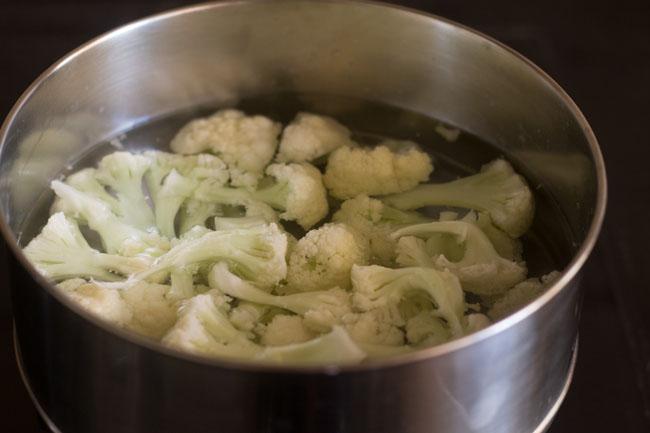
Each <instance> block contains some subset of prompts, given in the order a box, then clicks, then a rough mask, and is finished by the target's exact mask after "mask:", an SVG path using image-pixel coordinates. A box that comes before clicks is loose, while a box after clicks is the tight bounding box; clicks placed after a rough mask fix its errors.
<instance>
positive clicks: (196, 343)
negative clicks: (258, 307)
mask: <svg viewBox="0 0 650 433" xmlns="http://www.w3.org/2000/svg"><path fill="white" fill-rule="evenodd" d="M162 343H163V344H164V345H166V346H170V347H174V348H176V349H179V350H183V351H187V352H192V353H198V354H203V355H211V356H223V357H235V358H250V357H252V356H254V355H256V354H258V353H259V352H260V351H261V348H260V347H259V346H257V345H256V344H255V343H253V342H252V341H250V340H249V339H248V337H247V335H246V334H245V333H244V332H242V331H240V330H238V329H237V328H235V327H234V326H233V325H232V324H231V323H230V321H229V320H228V313H227V307H225V304H224V301H223V297H222V295H221V294H220V293H219V292H218V291H215V290H211V291H210V292H208V293H205V294H202V295H197V296H195V297H193V298H191V299H189V300H188V301H186V302H185V303H183V305H182V306H181V307H180V309H179V318H178V321H177V322H176V323H175V324H174V326H173V327H172V328H171V329H170V330H169V332H167V334H165V336H164V337H163V339H162Z"/></svg>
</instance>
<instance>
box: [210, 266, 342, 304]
mask: <svg viewBox="0 0 650 433" xmlns="http://www.w3.org/2000/svg"><path fill="white" fill-rule="evenodd" d="M208 282H209V284H210V287H211V288H213V289H219V290H220V291H222V292H223V293H225V294H226V295H228V296H232V297H233V298H237V299H241V300H244V301H248V302H254V303H256V304H263V305H270V306H273V307H278V308H283V309H285V310H289V311H292V312H294V313H296V314H305V313H306V312H308V311H310V310H318V309H320V308H323V307H325V306H327V305H328V303H332V302H334V303H336V299H333V298H332V296H331V295H330V294H329V292H328V291H326V290H323V291H313V292H305V293H295V294H291V295H285V296H277V295H271V294H269V293H267V292H265V291H263V290H260V289H258V288H257V287H255V286H254V285H252V284H251V283H249V282H247V281H244V280H242V279H241V278H239V277H237V276H236V275H233V274H232V273H231V272H230V271H229V269H228V266H227V265H226V264H225V263H217V264H216V265H214V266H213V267H212V269H211V271H210V273H209V274H208Z"/></svg>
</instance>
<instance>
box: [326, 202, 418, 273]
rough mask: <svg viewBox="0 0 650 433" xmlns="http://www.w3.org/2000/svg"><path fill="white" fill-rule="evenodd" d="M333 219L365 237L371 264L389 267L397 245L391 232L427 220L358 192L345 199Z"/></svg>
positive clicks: (415, 213)
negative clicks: (351, 197) (357, 194)
mask: <svg viewBox="0 0 650 433" xmlns="http://www.w3.org/2000/svg"><path fill="white" fill-rule="evenodd" d="M332 221H334V222H339V223H345V224H347V225H348V226H349V227H351V228H352V229H354V230H355V231H356V232H357V233H358V234H360V235H361V236H362V237H363V238H364V239H365V240H366V242H367V243H368V246H369V249H370V262H371V263H377V264H381V265H384V266H389V265H392V264H393V262H394V259H395V245H396V241H395V240H394V239H392V238H391V237H390V234H391V233H392V232H393V231H395V229H397V228H399V227H401V226H403V225H405V224H414V223H418V222H426V221H428V219H427V218H425V217H423V216H422V215H420V214H418V213H417V212H404V211H399V210H397V209H393V208H391V207H389V206H386V205H384V203H382V202H381V201H379V200H377V199H374V198H369V197H368V196H366V195H359V196H357V197H355V198H353V199H350V200H346V201H344V202H343V204H341V209H339V210H338V212H336V213H335V214H334V216H333V217H332Z"/></svg>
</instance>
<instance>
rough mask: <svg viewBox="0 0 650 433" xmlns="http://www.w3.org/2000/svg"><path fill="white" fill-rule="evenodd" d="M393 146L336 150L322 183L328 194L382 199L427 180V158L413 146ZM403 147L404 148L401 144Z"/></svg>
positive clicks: (428, 164) (429, 161) (341, 148)
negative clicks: (372, 196)
mask: <svg viewBox="0 0 650 433" xmlns="http://www.w3.org/2000/svg"><path fill="white" fill-rule="evenodd" d="M399 143H400V144H401V145H402V147H403V148H401V149H397V150H392V149H391V148H390V147H389V145H390V146H391V147H395V146H394V142H388V143H387V142H384V143H381V144H380V145H379V146H377V147H374V148H352V147H340V148H338V149H337V150H335V151H334V152H333V153H332V154H331V155H330V157H329V160H328V161H327V169H326V171H325V176H324V177H323V181H324V182H325V186H326V187H327V189H328V190H329V192H330V194H331V195H333V196H334V197H336V198H338V199H348V198H352V197H355V196H357V195H359V194H366V195H385V194H392V193H397V192H402V191H408V190H409V189H411V188H413V187H415V186H416V185H417V184H418V183H420V182H424V181H426V180H428V179H429V175H430V174H431V171H432V170H433V165H432V164H431V158H429V155H427V154H426V153H424V152H422V151H421V150H419V149H418V148H417V146H416V145H415V144H414V143H410V142H399ZM404 143H406V144H404Z"/></svg>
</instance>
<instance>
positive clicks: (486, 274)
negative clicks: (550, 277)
mask: <svg viewBox="0 0 650 433" xmlns="http://www.w3.org/2000/svg"><path fill="white" fill-rule="evenodd" d="M440 234H442V235H445V236H446V238H445V239H442V241H443V242H441V239H439V238H437V237H436V238H433V239H435V240H436V242H435V244H433V246H434V247H435V248H432V244H427V242H428V241H427V242H424V241H423V240H422V239H428V238H430V237H431V236H438V235H440ZM392 236H393V238H395V239H399V241H398V242H397V262H398V263H399V264H400V265H402V266H422V267H435V268H437V269H448V270H450V271H451V272H453V273H454V274H455V275H456V276H457V277H458V278H459V279H460V281H461V283H462V284H463V289H465V290H466V291H468V292H472V293H476V294H479V295H494V294H498V293H503V292H505V291H506V290H508V289H509V288H510V287H512V286H514V285H515V284H517V283H519V282H521V281H523V280H524V279H525V278H526V273H527V269H526V264H525V263H524V262H515V261H512V260H508V259H506V258H503V257H501V256H500V255H499V254H498V253H497V251H496V250H495V249H494V246H493V245H492V243H491V242H490V240H489V238H488V237H487V236H486V235H485V234H484V233H483V232H482V231H481V229H479V228H478V227H477V226H476V225H474V224H472V223H468V222H465V221H435V222H430V223H425V224H416V225H412V226H407V227H404V228H401V229H399V230H397V231H395V233H393V235H392ZM416 238H420V239H416ZM459 248H460V250H459Z"/></svg>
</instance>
